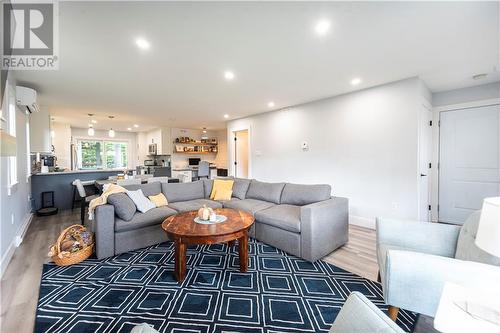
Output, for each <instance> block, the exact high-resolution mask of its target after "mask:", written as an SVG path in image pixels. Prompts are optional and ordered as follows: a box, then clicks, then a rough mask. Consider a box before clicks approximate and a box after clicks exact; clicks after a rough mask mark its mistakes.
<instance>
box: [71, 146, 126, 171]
mask: <svg viewBox="0 0 500 333" xmlns="http://www.w3.org/2000/svg"><path fill="white" fill-rule="evenodd" d="M77 144H78V161H79V163H78V168H79V169H86V170H89V169H121V168H126V167H127V166H128V143H127V142H121V141H104V140H87V139H83V140H78V141H77Z"/></svg>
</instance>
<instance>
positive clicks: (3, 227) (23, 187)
mask: <svg viewBox="0 0 500 333" xmlns="http://www.w3.org/2000/svg"><path fill="white" fill-rule="evenodd" d="M9 88H10V93H11V96H13V98H14V101H15V96H14V94H15V89H14V88H15V80H14V78H13V77H12V76H9V78H8V81H7V89H9ZM5 97H6V98H5V99H4V105H3V106H2V110H7V107H6V105H7V104H6V101H7V100H8V96H7V94H6V95H5ZM14 104H15V102H14ZM6 113H7V112H4V113H3V115H4V117H5V118H7V116H8V115H7V114H6ZM26 119H27V116H26V114H25V113H24V112H22V111H21V110H20V109H18V108H17V107H16V149H17V180H18V183H17V184H16V185H15V186H13V187H12V188H11V190H10V191H9V189H8V158H7V157H5V156H2V157H0V175H1V177H0V183H1V188H0V207H1V209H0V216H1V223H0V255H1V256H0V258H1V261H0V276H1V275H2V274H3V272H4V271H5V268H6V267H7V265H8V263H9V261H10V259H11V257H12V255H13V254H14V250H15V249H16V247H17V246H19V244H20V243H21V241H22V238H23V236H24V233H25V232H26V230H27V228H28V226H29V223H30V221H31V217H32V215H31V207H30V204H29V196H30V191H31V187H30V183H29V179H28V178H27V158H28V149H27V142H26ZM7 120H8V119H7ZM2 128H4V124H2ZM9 192H10V194H9Z"/></svg>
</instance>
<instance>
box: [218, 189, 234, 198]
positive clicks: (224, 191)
mask: <svg viewBox="0 0 500 333" xmlns="http://www.w3.org/2000/svg"><path fill="white" fill-rule="evenodd" d="M232 194H233V191H232V190H227V189H222V190H217V191H215V196H214V200H216V201H222V200H231V195H232Z"/></svg>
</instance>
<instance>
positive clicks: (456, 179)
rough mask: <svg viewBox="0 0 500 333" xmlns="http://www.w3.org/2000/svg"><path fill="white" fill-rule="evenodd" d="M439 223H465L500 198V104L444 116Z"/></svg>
mask: <svg viewBox="0 0 500 333" xmlns="http://www.w3.org/2000/svg"><path fill="white" fill-rule="evenodd" d="M440 119H441V127H440V145H439V159H440V167H439V221H441V222H448V223H455V224H463V223H464V222H465V220H466V219H467V217H468V216H469V215H470V214H471V213H472V212H473V211H474V210H477V209H481V205H482V201H483V199H484V198H486V197H491V196H499V195H500V105H493V106H484V107H478V108H470V109H463V110H456V111H447V112H442V113H441V115H440Z"/></svg>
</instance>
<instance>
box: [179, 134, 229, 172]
mask: <svg viewBox="0 0 500 333" xmlns="http://www.w3.org/2000/svg"><path fill="white" fill-rule="evenodd" d="M202 134H203V133H202V130H200V129H186V128H172V131H171V137H172V142H173V141H175V139H176V138H178V137H182V136H187V137H190V138H192V139H195V140H200V139H201V135H202ZM207 135H208V137H209V138H217V141H218V147H217V148H218V152H217V154H182V153H175V143H174V144H173V146H172V151H173V153H172V159H171V165H172V168H184V167H186V166H187V165H188V162H189V161H188V159H189V158H201V159H202V160H204V161H208V162H210V163H215V164H216V165H217V167H220V168H224V167H226V166H225V165H222V163H224V162H225V156H227V154H226V151H227V150H226V140H225V135H226V131H211V130H208V131H207Z"/></svg>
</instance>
